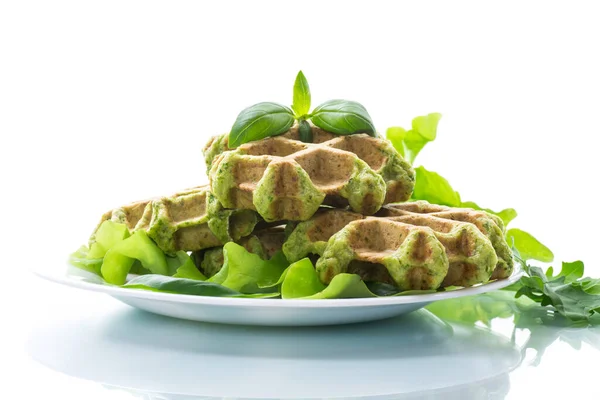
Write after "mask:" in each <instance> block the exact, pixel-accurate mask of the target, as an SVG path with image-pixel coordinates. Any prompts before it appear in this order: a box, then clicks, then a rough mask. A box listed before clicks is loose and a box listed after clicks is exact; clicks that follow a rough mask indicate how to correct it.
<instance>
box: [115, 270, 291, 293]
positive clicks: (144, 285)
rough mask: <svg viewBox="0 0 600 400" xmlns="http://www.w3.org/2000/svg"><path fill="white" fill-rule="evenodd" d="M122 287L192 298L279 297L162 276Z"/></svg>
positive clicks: (133, 281)
mask: <svg viewBox="0 0 600 400" xmlns="http://www.w3.org/2000/svg"><path fill="white" fill-rule="evenodd" d="M123 287H126V288H130V289H143V290H149V291H153V292H165V293H176V294H189V295H194V296H214V297H253V298H269V297H277V296H279V293H255V294H243V293H240V292H238V291H236V290H233V289H230V288H227V287H225V286H222V285H219V284H217V283H213V282H208V281H199V280H196V279H186V278H174V277H170V276H164V275H142V276H138V277H136V278H133V279H132V280H130V281H129V282H127V283H126V284H124V285H123Z"/></svg>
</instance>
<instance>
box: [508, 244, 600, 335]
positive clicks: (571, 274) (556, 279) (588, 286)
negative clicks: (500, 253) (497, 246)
mask: <svg viewBox="0 0 600 400" xmlns="http://www.w3.org/2000/svg"><path fill="white" fill-rule="evenodd" d="M515 259H516V260H517V261H518V262H519V264H521V267H522V268H523V270H524V271H525V272H526V273H527V275H528V276H525V277H523V278H521V280H520V281H519V284H520V288H519V289H518V291H517V293H516V297H517V298H519V297H521V296H526V297H528V298H530V299H531V300H533V301H535V302H537V303H540V304H541V305H542V306H548V305H551V306H552V307H554V309H556V311H557V312H558V313H559V314H560V315H562V316H564V317H565V318H567V319H569V320H571V321H576V322H586V323H597V322H600V321H599V320H598V317H600V316H599V315H598V314H599V313H600V287H599V285H600V280H598V279H591V278H582V276H583V273H584V268H583V267H584V265H583V263H582V262H581V261H575V262H571V263H563V264H562V270H561V272H560V273H559V274H558V275H556V276H552V274H553V270H552V269H548V271H547V272H546V273H544V271H543V270H542V269H541V268H540V267H536V266H531V265H529V264H527V262H526V261H525V260H524V259H523V258H521V257H520V256H519V254H518V252H515Z"/></svg>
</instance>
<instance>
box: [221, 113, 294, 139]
mask: <svg viewBox="0 0 600 400" xmlns="http://www.w3.org/2000/svg"><path fill="white" fill-rule="evenodd" d="M293 124H294V112H293V111H292V110H290V109H289V108H288V107H286V106H283V105H281V104H277V103H269V102H264V103H258V104H254V105H253V106H250V107H248V108H245V109H244V110H242V112H240V114H239V115H238V117H237V119H236V120H235V123H234V124H233V127H232V128H231V132H230V133H229V147H230V148H235V147H237V146H239V145H241V144H244V143H247V142H251V141H254V140H260V139H264V138H266V137H269V136H276V135H279V134H281V133H283V132H285V131H287V130H288V129H290V128H291V126H292V125H293Z"/></svg>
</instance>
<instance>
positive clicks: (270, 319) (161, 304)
mask: <svg viewBox="0 0 600 400" xmlns="http://www.w3.org/2000/svg"><path fill="white" fill-rule="evenodd" d="M34 272H35V273H36V274H37V275H38V276H40V277H42V278H45V279H48V280H50V281H53V282H56V283H61V284H64V285H68V286H73V287H76V288H80V289H85V290H91V291H96V292H102V293H107V294H109V295H111V296H112V297H114V298H116V299H118V300H120V301H122V302H123V303H125V304H128V305H130V306H132V307H135V308H139V309H141V310H145V311H149V312H152V313H155V314H161V315H166V316H168V317H175V318H183V319H188V320H193V321H204V322H218V323H224V324H238V325H265V326H310V325H338V324H347V323H354V322H366V321H374V320H379V319H384V318H390V317H394V316H397V315H401V314H406V313H409V312H412V311H415V310H418V309H420V308H422V307H425V306H426V305H428V304H430V303H432V302H434V301H438V300H444V299H451V298H456V297H463V296H472V295H475V294H480V293H485V292H489V291H492V290H497V289H502V288H504V287H506V286H508V285H510V284H512V283H514V282H516V281H517V280H518V279H519V278H520V276H521V273H520V271H518V270H516V271H515V272H514V273H513V274H512V275H511V276H510V277H509V278H508V279H503V280H499V281H494V282H490V283H486V284H482V285H478V286H474V287H470V288H465V289H459V290H454V291H449V292H440V293H431V294H418V295H406V296H396V297H379V298H360V299H330V300H282V299H247V298H226V297H206V296H192V295H182V294H171V293H159V292H151V291H146V290H136V289H124V288H121V287H117V286H109V285H105V284H102V281H101V280H100V279H99V278H98V277H96V276H95V275H93V274H91V273H87V272H86V271H82V270H79V269H78V268H75V267H71V266H68V268H67V270H66V272H65V270H63V272H62V273H54V274H52V273H48V272H46V271H43V272H42V271H39V270H37V271H34Z"/></svg>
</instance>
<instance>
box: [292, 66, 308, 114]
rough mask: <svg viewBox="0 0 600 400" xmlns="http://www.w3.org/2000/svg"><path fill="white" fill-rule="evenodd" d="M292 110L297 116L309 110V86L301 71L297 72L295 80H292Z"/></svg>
mask: <svg viewBox="0 0 600 400" xmlns="http://www.w3.org/2000/svg"><path fill="white" fill-rule="evenodd" d="M292 110H294V112H295V113H296V117H297V118H300V117H302V116H304V115H306V114H308V112H309V111H310V87H309V86H308V81H307V80H306V77H305V76H304V74H303V73H302V71H300V72H298V75H297V76H296V82H294V102H293V104H292Z"/></svg>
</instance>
